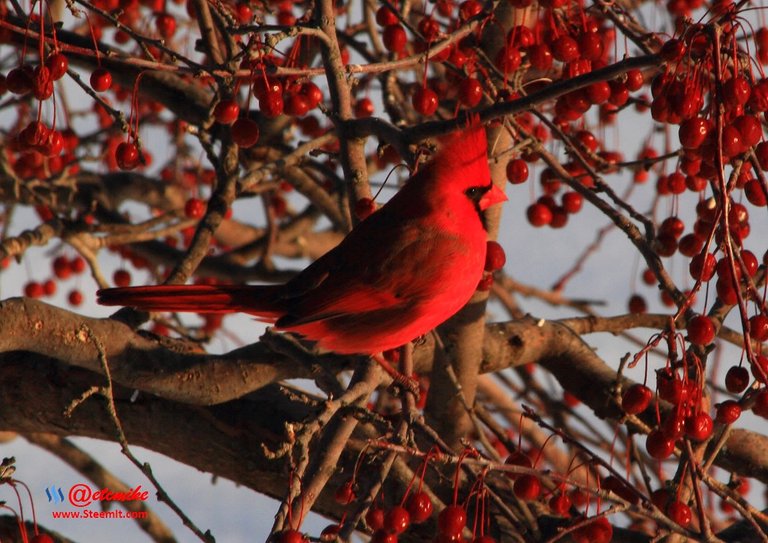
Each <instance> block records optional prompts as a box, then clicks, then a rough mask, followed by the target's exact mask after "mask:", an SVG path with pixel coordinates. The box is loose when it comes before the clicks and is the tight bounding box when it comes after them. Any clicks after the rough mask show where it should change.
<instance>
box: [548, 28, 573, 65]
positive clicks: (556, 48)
mask: <svg viewBox="0 0 768 543" xmlns="http://www.w3.org/2000/svg"><path fill="white" fill-rule="evenodd" d="M551 47H552V56H553V57H555V59H556V60H559V61H561V62H571V61H573V60H576V59H577V58H578V56H579V44H578V43H577V42H576V40H574V39H573V38H572V37H571V36H569V35H568V34H563V35H562V36H560V37H559V38H557V39H556V40H555V41H554V42H552V45H551Z"/></svg>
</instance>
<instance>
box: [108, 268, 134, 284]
mask: <svg viewBox="0 0 768 543" xmlns="http://www.w3.org/2000/svg"><path fill="white" fill-rule="evenodd" d="M112 281H113V282H114V283H115V285H116V286H118V287H127V286H130V284H131V274H130V272H129V271H128V270H115V273H114V275H112Z"/></svg>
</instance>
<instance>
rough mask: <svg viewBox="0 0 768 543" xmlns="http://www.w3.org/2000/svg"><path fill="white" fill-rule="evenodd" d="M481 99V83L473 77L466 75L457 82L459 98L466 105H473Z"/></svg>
mask: <svg viewBox="0 0 768 543" xmlns="http://www.w3.org/2000/svg"><path fill="white" fill-rule="evenodd" d="M482 99H483V85H482V84H481V83H480V81H479V80H477V79H475V78H474V77H466V78H464V79H462V80H461V83H459V100H460V101H461V103H462V104H463V105H464V106H466V107H475V106H476V105H477V104H479V103H480V100H482Z"/></svg>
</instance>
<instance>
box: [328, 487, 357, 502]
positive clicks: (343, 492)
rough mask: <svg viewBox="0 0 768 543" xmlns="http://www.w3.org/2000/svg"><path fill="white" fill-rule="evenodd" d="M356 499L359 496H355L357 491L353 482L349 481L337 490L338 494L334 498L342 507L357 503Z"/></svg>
mask: <svg viewBox="0 0 768 543" xmlns="http://www.w3.org/2000/svg"><path fill="white" fill-rule="evenodd" d="M356 497H357V496H355V489H354V486H353V482H352V481H347V482H346V483H344V484H343V485H341V486H340V487H339V488H337V489H336V493H335V494H334V496H333V498H334V499H335V500H336V503H339V504H341V505H349V504H350V503H352V502H353V501H355V498H356Z"/></svg>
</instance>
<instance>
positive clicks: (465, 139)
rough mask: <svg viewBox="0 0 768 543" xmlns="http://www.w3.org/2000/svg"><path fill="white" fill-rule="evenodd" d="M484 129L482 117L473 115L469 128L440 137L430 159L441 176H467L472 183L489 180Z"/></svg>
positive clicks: (463, 177)
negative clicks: (435, 151)
mask: <svg viewBox="0 0 768 543" xmlns="http://www.w3.org/2000/svg"><path fill="white" fill-rule="evenodd" d="M487 150H488V144H487V142H486V137H485V129H484V128H483V125H482V124H481V123H480V121H479V119H477V118H474V119H470V121H469V124H468V126H467V127H466V128H463V129H461V130H457V131H455V132H452V133H450V134H448V135H447V136H444V137H443V138H441V139H440V141H439V145H438V151H437V153H435V155H434V157H433V158H432V160H431V161H430V162H431V164H432V165H433V167H434V168H435V173H436V177H437V178H438V179H446V178H450V179H457V178H458V179H464V180H466V182H469V183H470V185H471V184H478V183H479V184H483V183H486V182H488V181H489V180H490V178H491V174H490V170H489V168H488V157H487Z"/></svg>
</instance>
